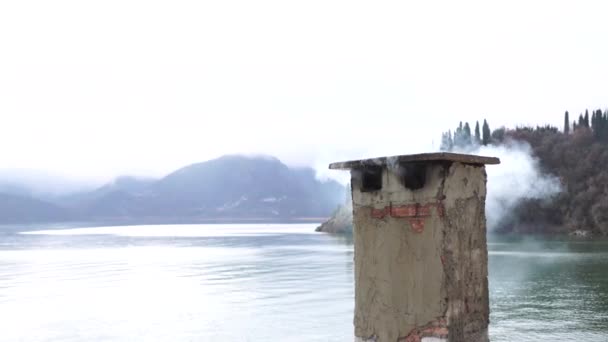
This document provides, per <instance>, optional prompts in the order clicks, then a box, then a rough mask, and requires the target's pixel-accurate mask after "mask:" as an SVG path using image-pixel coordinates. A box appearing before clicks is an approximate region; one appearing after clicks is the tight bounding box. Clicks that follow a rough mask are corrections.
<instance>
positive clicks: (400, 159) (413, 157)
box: [329, 152, 500, 170]
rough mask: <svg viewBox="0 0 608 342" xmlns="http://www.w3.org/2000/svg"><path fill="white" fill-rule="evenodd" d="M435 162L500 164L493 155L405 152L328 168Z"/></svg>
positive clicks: (351, 161) (339, 163)
mask: <svg viewBox="0 0 608 342" xmlns="http://www.w3.org/2000/svg"><path fill="white" fill-rule="evenodd" d="M414 162H415V163H435V162H452V163H453V162H456V163H462V164H472V165H486V164H487V165H496V164H500V159H498V158H495V157H483V156H476V155H472V154H461V153H447V152H438V153H419V154H406V155H400V156H391V157H379V158H370V159H360V160H350V161H345V162H338V163H331V164H329V168H330V169H332V170H349V169H361V168H367V167H370V166H375V167H387V166H388V165H394V164H403V163H414Z"/></svg>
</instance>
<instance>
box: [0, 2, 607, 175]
mask: <svg viewBox="0 0 608 342" xmlns="http://www.w3.org/2000/svg"><path fill="white" fill-rule="evenodd" d="M606 13H608V5H606V4H605V2H604V1H597V2H591V1H556V0H551V1H501V2H492V1H478V2H477V1H476V2H465V1H445V2H434V1H419V2H413V1H396V2H384V1H366V2H358V1H352V0H349V1H331V0H323V1H310V0H309V1H286V0H278V1H263V0H258V1H226V0H222V1H200V0H198V1H175V0H173V1H151V0H146V1H132V0H120V1H108V0H106V1H84V0H77V1H48V0H43V1H28V0H7V1H1V2H0V117H1V119H2V120H1V121H0V151H1V153H0V163H2V165H0V167H4V168H33V169H44V170H51V171H54V172H59V173H64V174H67V175H73V176H81V177H93V178H107V177H111V176H113V175H117V174H121V173H134V174H147V175H162V174H164V173H166V172H168V171H171V170H173V169H175V168H177V167H180V166H183V165H185V164H189V163H192V162H197V161H203V160H207V159H210V158H214V157H217V156H220V155H222V154H226V153H264V154H271V155H276V156H277V157H279V158H280V159H282V160H283V161H285V162H287V163H288V164H292V165H320V164H324V163H326V162H329V161H332V160H333V159H347V158H353V157H358V156H372V155H379V154H398V153H402V152H403V153H409V152H423V151H427V150H430V149H433V148H437V145H438V143H439V137H440V133H441V131H442V130H447V129H449V128H452V127H453V126H455V125H457V124H458V121H460V120H471V121H474V120H476V119H483V118H487V119H488V121H489V122H490V125H491V127H492V128H495V127H497V126H500V125H509V126H513V125H516V124H544V123H551V124H555V125H560V126H561V124H562V117H563V112H564V111H565V110H569V111H570V112H571V113H574V114H576V115H578V113H579V112H581V111H583V110H584V108H586V107H590V108H603V109H606V108H608V47H607V45H606V42H607V41H608V24H607V23H606ZM433 143H434V145H433Z"/></svg>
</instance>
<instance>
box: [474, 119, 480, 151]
mask: <svg viewBox="0 0 608 342" xmlns="http://www.w3.org/2000/svg"><path fill="white" fill-rule="evenodd" d="M475 143H476V144H478V145H479V144H480V143H481V132H480V131H479V121H477V122H475Z"/></svg>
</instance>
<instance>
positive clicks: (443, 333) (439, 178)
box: [330, 153, 500, 342]
mask: <svg viewBox="0 0 608 342" xmlns="http://www.w3.org/2000/svg"><path fill="white" fill-rule="evenodd" d="M499 163H500V161H499V160H498V159H497V158H490V157H480V156H473V155H466V154H455V153H427V154H415V155H402V156H394V157H383V158H374V159H365V160H356V161H348V162H341V163H333V164H331V165H330V169H348V170H350V171H351V191H352V201H353V224H354V228H353V229H354V243H355V318H354V325H355V341H357V342H371V341H375V342H395V341H401V342H440V341H451V342H482V341H488V323H489V305H488V252H487V244H486V217H485V198H486V172H485V165H486V164H499Z"/></svg>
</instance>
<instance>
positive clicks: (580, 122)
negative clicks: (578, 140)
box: [578, 113, 585, 127]
mask: <svg viewBox="0 0 608 342" xmlns="http://www.w3.org/2000/svg"><path fill="white" fill-rule="evenodd" d="M578 127H585V119H584V118H583V114H582V113H581V115H579V116H578Z"/></svg>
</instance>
